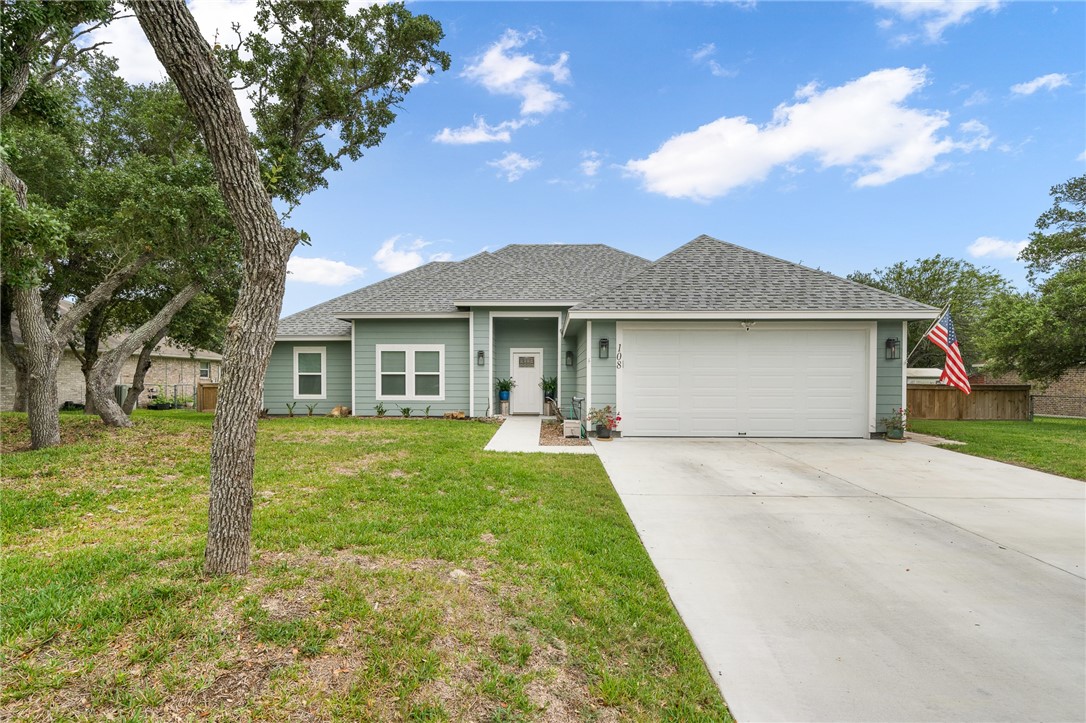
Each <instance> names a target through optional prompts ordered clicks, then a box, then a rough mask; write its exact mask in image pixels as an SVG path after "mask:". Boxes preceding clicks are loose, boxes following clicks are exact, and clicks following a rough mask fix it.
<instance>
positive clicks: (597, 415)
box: [588, 404, 622, 439]
mask: <svg viewBox="0 0 1086 723" xmlns="http://www.w3.org/2000/svg"><path fill="white" fill-rule="evenodd" d="M588 421H589V422H591V423H592V426H594V427H595V428H596V439H610V438H611V430H613V429H614V428H615V427H617V426H618V423H619V422H621V421H622V417H620V416H619V415H618V411H617V410H615V409H612V408H611V405H610V404H608V405H607V406H605V407H602V408H600V409H590V410H588Z"/></svg>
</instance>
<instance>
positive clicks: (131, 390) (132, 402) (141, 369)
mask: <svg viewBox="0 0 1086 723" xmlns="http://www.w3.org/2000/svg"><path fill="white" fill-rule="evenodd" d="M165 336H166V327H163V328H162V329H161V330H160V331H159V332H158V334H156V335H155V336H153V337H151V339H150V341H148V342H147V343H146V344H144V345H143V349H141V350H140V356H139V359H137V360H136V370H135V371H134V372H132V386H130V387H128V393H127V394H125V397H124V404H122V405H121V410H122V411H123V412H124V413H125V414H126V415H128V416H129V417H131V416H132V410H133V409H135V408H136V404H137V403H138V402H139V400H140V395H141V394H143V384H144V381H145V380H146V379H147V371H148V370H149V369H150V368H151V353H152V352H154V350H155V347H156V346H158V343H159V342H160V341H162V339H163V338H164V337H165Z"/></svg>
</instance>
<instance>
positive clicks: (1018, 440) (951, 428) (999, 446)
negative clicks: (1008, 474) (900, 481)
mask: <svg viewBox="0 0 1086 723" xmlns="http://www.w3.org/2000/svg"><path fill="white" fill-rule="evenodd" d="M909 429H910V430H912V431H915V432H920V433H921V434H934V435H936V436H939V437H945V438H946V439H953V440H957V441H959V442H966V444H964V445H943V446H945V447H946V448H947V449H953V450H954V451H956V452H965V453H966V454H974V455H976V456H978V457H987V458H988V459H997V460H999V461H1000V462H1010V463H1011V464H1017V465H1020V466H1022V467H1032V468H1033V469H1039V470H1041V471H1042V472H1051V473H1052V474H1058V475H1063V476H1064V477H1072V478H1074V479H1080V480H1086V419H1066V418H1062V417H1035V418H1034V420H1033V421H1032V422H984V421H973V420H969V421H961V422H959V421H941V420H931V419H922V420H915V421H914V420H909Z"/></svg>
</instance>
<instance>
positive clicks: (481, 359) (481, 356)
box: [475, 349, 486, 366]
mask: <svg viewBox="0 0 1086 723" xmlns="http://www.w3.org/2000/svg"><path fill="white" fill-rule="evenodd" d="M475 363H476V364H478V365H479V366H486V354H485V353H484V352H483V350H482V349H480V350H479V353H478V354H476V355H475Z"/></svg>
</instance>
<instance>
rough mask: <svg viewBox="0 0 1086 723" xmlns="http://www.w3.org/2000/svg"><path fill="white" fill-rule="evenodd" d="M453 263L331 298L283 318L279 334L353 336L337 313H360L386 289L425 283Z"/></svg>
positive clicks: (434, 265)
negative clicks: (369, 300)
mask: <svg viewBox="0 0 1086 723" xmlns="http://www.w3.org/2000/svg"><path fill="white" fill-rule="evenodd" d="M451 263H452V262H449V261H434V262H431V263H428V264H426V265H425V266H419V267H418V268H417V269H411V270H410V271H405V272H404V273H402V274H399V275H397V276H390V277H389V278H387V279H383V280H381V281H378V282H377V283H375V284H370V285H369V286H364V287H363V288H361V289H356V290H355V291H352V292H350V293H348V294H344V295H343V296H337V297H336V298H334V299H329V300H328V301H325V302H323V303H320V304H317V305H316V306H311V307H309V308H308V309H303V310H302V311H299V312H297V313H295V314H291V315H290V316H287V317H284V318H282V319H280V320H279V329H278V331H277V332H276V335H277V336H343V337H350V335H351V325H350V323H348V322H346V321H341V320H339V319H337V318H335V317H336V314H350V313H354V312H359V311H361V310H362V309H363V308H364V307H365V305H366V301H367V300H368V299H371V298H372V297H374V296H378V295H380V294H382V293H384V292H386V291H391V290H392V289H395V288H398V287H399V286H400V285H403V284H411V283H416V282H421V281H423V280H424V279H426V278H427V277H429V276H431V275H433V274H436V273H439V272H440V271H441V269H442V268H443V267H445V266H448V265H450V264H451Z"/></svg>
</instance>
